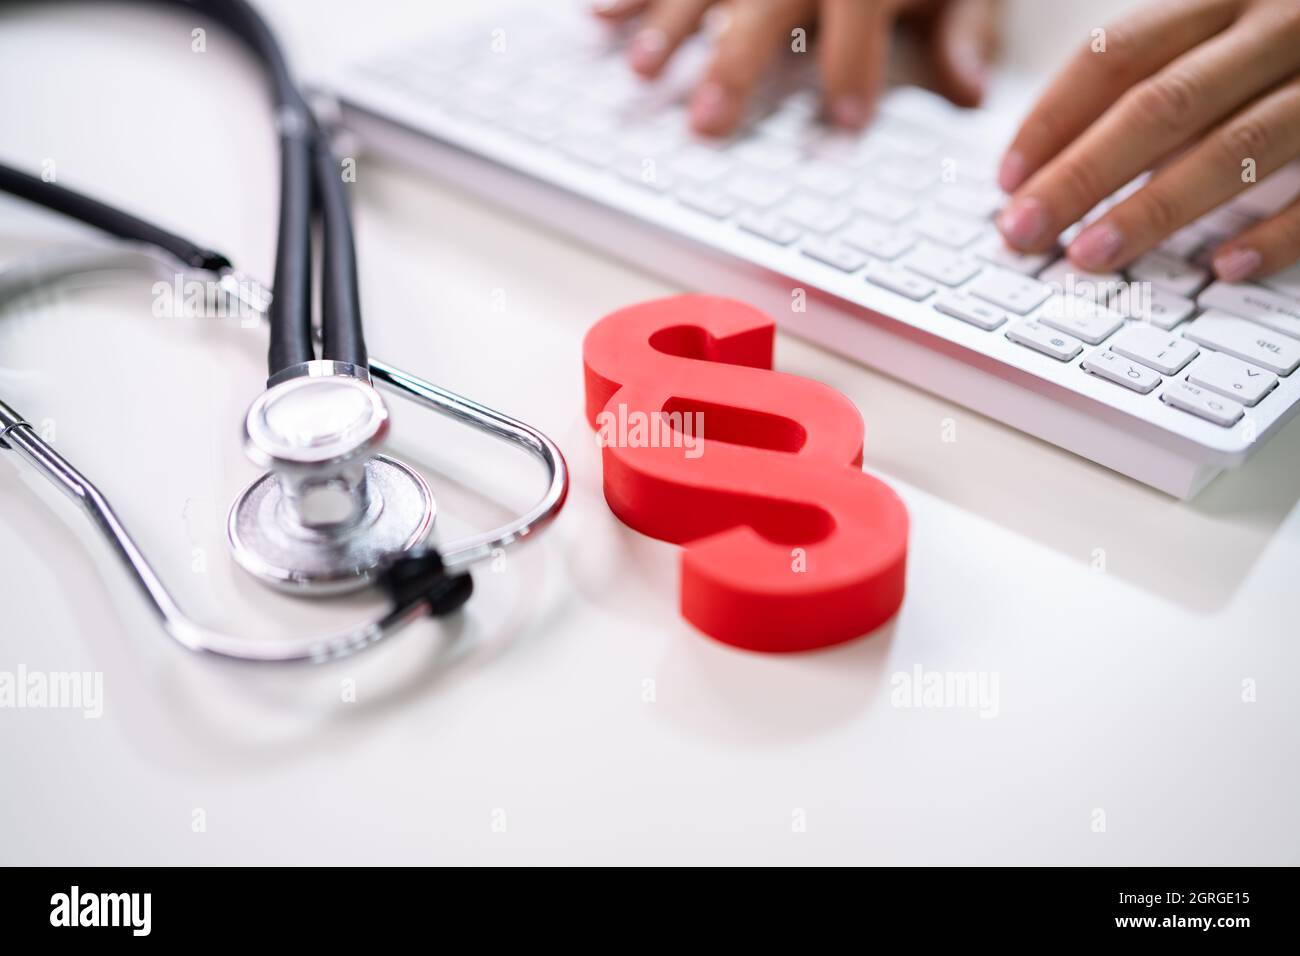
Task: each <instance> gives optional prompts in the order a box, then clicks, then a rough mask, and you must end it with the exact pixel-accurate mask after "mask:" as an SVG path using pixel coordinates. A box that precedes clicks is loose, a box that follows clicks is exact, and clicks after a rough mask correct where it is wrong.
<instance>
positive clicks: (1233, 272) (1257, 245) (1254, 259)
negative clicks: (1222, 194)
mask: <svg viewBox="0 0 1300 956" xmlns="http://www.w3.org/2000/svg"><path fill="white" fill-rule="evenodd" d="M1297 261H1300V200H1296V201H1295V202H1293V203H1292V204H1291V205H1290V206H1287V207H1286V208H1285V209H1283V210H1282V211H1281V212H1280V213H1278V214H1277V215H1276V216H1273V217H1272V218H1271V219H1265V220H1264V221H1263V222H1258V223H1256V224H1255V225H1253V226H1251V227H1250V228H1249V229H1247V230H1246V231H1245V232H1243V233H1241V235H1239V236H1235V237H1234V238H1232V239H1229V240H1228V241H1227V242H1225V243H1224V244H1223V245H1222V246H1220V247H1219V248H1218V249H1217V250H1216V251H1215V253H1214V259H1213V265H1214V274H1215V275H1216V276H1218V277H1219V278H1220V279H1222V280H1223V281H1224V282H1245V281H1246V280H1247V279H1256V278H1259V277H1260V276H1267V275H1272V274H1273V273H1274V272H1277V271H1279V270H1280V269H1285V268H1286V267H1287V266H1290V265H1294V264H1295V263H1296V262H1297Z"/></svg>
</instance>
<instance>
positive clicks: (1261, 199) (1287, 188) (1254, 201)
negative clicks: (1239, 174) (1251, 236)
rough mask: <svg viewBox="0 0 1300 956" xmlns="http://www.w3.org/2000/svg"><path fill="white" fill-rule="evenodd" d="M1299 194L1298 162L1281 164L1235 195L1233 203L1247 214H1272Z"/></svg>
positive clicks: (1299, 164) (1299, 165)
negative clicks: (1269, 173) (1268, 174)
mask: <svg viewBox="0 0 1300 956" xmlns="http://www.w3.org/2000/svg"><path fill="white" fill-rule="evenodd" d="M1298 196H1300V163H1296V162H1293V163H1290V164H1288V165H1286V166H1283V167H1282V168H1281V169H1279V170H1278V171H1277V172H1275V173H1274V174H1273V175H1271V176H1266V177H1265V178H1264V179H1262V180H1260V181H1259V182H1257V183H1256V184H1255V185H1253V186H1251V187H1250V188H1249V189H1247V190H1246V191H1245V192H1244V193H1242V194H1241V195H1240V196H1238V197H1237V200H1236V203H1235V205H1237V206H1238V207H1239V208H1240V210H1241V211H1242V212H1245V213H1246V214H1248V215H1255V216H1259V217H1261V218H1262V217H1265V216H1272V215H1275V214H1276V213H1279V212H1281V211H1282V210H1283V209H1284V208H1286V207H1287V206H1289V205H1291V202H1292V200H1294V199H1295V198H1297V197H1298Z"/></svg>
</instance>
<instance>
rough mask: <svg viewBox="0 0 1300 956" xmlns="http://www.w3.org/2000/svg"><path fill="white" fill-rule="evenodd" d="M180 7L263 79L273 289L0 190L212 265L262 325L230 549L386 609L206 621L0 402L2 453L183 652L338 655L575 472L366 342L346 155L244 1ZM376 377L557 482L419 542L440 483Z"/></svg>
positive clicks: (8, 185) (290, 579)
mask: <svg viewBox="0 0 1300 956" xmlns="http://www.w3.org/2000/svg"><path fill="white" fill-rule="evenodd" d="M178 2H181V3H184V4H185V5H187V6H190V7H193V8H194V9H195V10H197V11H198V12H200V13H203V14H206V15H207V16H209V17H211V18H212V19H213V20H215V21H217V22H219V23H221V24H223V25H224V26H226V27H227V28H229V29H230V30H231V31H232V32H234V33H235V34H237V35H238V36H240V37H241V38H242V39H243V40H244V41H245V42H246V43H247V44H248V46H249V47H251V48H252V50H253V52H254V53H255V54H257V56H258V57H259V58H260V59H261V61H262V63H263V65H264V67H265V69H266V71H267V73H268V74H269V76H270V79H271V82H272V88H273V92H274V100H275V107H276V126H277V129H278V132H279V135H280V162H281V181H280V225H279V235H278V242H277V247H276V263H275V281H274V290H275V295H274V297H272V296H271V295H270V294H269V293H266V292H264V291H262V290H261V289H260V288H259V287H258V286H257V285H256V284H255V283H252V282H250V281H249V280H248V278H247V277H246V276H244V275H243V274H241V273H240V272H238V271H237V270H236V269H235V268H234V266H233V265H232V264H231V262H230V260H229V259H227V258H226V257H225V256H223V255H221V254H220V253H217V252H214V251H213V250H211V249H205V248H203V247H201V246H198V245H196V244H194V243H192V242H190V241H189V240H187V239H184V238H182V237H181V236H178V235H176V234H174V233H171V232H168V231H167V230H165V229H161V228H159V227H158V226H155V225H153V224H151V223H148V222H145V221H144V220H142V219H139V218H137V217H135V216H133V215H131V214H129V213H126V212H123V211H121V210H119V209H115V208H113V207H111V206H108V205H105V204H104V203H101V202H99V201H97V200H95V199H92V198H90V197H88V196H85V195H82V194H80V193H77V192H73V191H72V190H69V189H66V188H64V187H62V186H59V185H56V184H54V183H51V182H45V181H44V180H42V179H40V178H37V177H35V176H30V175H28V174H26V173H23V172H20V171H18V170H15V169H12V168H10V167H7V166H4V165H0V189H3V190H4V191H6V192H9V193H13V194H14V195H16V196H19V197H21V198H23V199H27V200H30V201H32V202H35V203H38V204H40V205H42V206H46V207H48V208H50V209H53V210H56V211H58V212H61V213H64V214H66V215H68V216H71V217H73V218H75V219H79V220H81V221H82V222H85V223H88V224H90V225H92V226H96V227H98V228H99V229H101V230H103V231H105V232H107V233H110V234H111V235H113V236H116V237H118V238H119V239H124V240H128V241H130V242H133V243H137V244H141V245H140V247H139V248H140V251H142V252H144V253H145V255H147V256H148V257H150V258H151V259H153V260H155V261H157V260H162V261H164V262H165V263H167V265H168V266H169V268H171V269H172V270H176V269H178V268H179V269H180V270H190V271H191V272H198V273H202V274H206V275H208V276H211V277H213V279H214V280H215V282H216V283H217V285H218V286H219V288H220V289H221V290H222V292H223V294H225V295H228V296H229V297H230V298H231V299H232V300H233V301H235V302H237V303H238V304H240V305H241V306H242V307H243V308H244V309H246V310H251V312H252V313H253V314H256V315H258V316H259V317H261V318H263V319H265V320H266V322H267V323H268V325H269V326H270V349H269V378H268V380H267V387H266V391H264V392H263V393H262V394H261V395H259V396H257V398H256V399H254V401H253V403H252V405H251V407H250V408H249V410H248V414H247V416H246V417H245V421H244V449H245V452H246V453H247V454H248V455H249V457H250V458H251V459H252V460H253V461H254V462H256V463H258V464H260V465H262V466H263V467H266V468H268V471H267V472H266V473H265V474H263V475H262V476H261V477H260V478H258V479H257V480H255V481H254V482H253V483H252V484H250V485H249V486H248V487H247V488H245V489H244V490H243V492H241V493H240V494H239V495H238V497H237V498H236V499H235V502H234V504H233V505H232V506H231V509H230V513H229V518H228V520H227V538H228V541H229V545H230V549H231V553H232V555H233V557H234V559H235V561H236V562H237V563H238V564H239V565H240V566H241V567H242V568H244V569H245V570H246V571H248V572H249V573H251V574H253V575H254V576H256V577H257V578H258V579H259V580H261V581H263V582H265V583H267V584H269V585H271V586H273V587H276V588H279V589H281V590H286V591H290V592H292V593H297V594H306V595H313V594H338V593H342V592H346V591H352V590H356V589H360V588H363V587H367V586H374V587H378V588H380V589H381V590H383V591H384V592H385V593H386V594H387V596H388V598H389V600H390V607H389V609H388V611H387V612H386V613H384V614H383V615H382V616H381V617H379V618H377V619H375V620H371V621H368V622H365V623H362V624H359V625H356V626H353V627H349V628H347V629H344V630H341V631H338V632H336V633H332V634H323V635H321V634H317V635H311V636H306V637H296V638H279V639H274V640H263V639H259V638H249V637H244V636H240V635H234V634H226V633H222V632H219V631H216V630H213V629H211V628H208V627H205V626H203V625H202V624H200V623H198V622H196V621H195V620H193V619H192V618H190V617H189V616H188V615H187V614H186V613H185V612H184V611H183V610H182V609H181V608H180V606H179V605H178V604H177V602H176V600H175V599H174V598H173V597H172V595H171V593H170V592H169V591H168V590H167V588H166V587H165V586H164V584H163V583H162V580H161V579H160V578H159V576H158V574H157V573H156V572H155V571H154V569H153V567H152V566H151V565H150V564H149V562H148V560H147V559H146V558H145V556H144V554H143V553H142V552H141V550H140V548H139V547H138V546H137V545H136V543H135V541H134V540H133V539H132V537H131V535H130V533H129V532H128V531H127V529H126V527H125V526H124V525H123V523H122V521H121V519H119V518H118V516H117V514H116V513H115V512H114V510H113V507H112V505H111V504H110V503H109V501H108V499H107V498H106V497H105V496H104V495H103V493H102V492H100V491H99V489H97V488H96V487H95V485H94V484H93V483H92V482H91V481H90V480H89V479H88V478H87V477H86V476H85V475H84V474H83V473H82V472H80V471H78V470H77V469H76V468H75V467H74V466H73V465H72V464H71V463H70V462H69V461H68V460H67V459H66V458H64V457H63V456H62V455H61V454H59V453H58V452H57V451H55V450H54V448H53V447H51V445H50V444H49V443H48V442H46V441H45V440H43V439H42V437H41V436H40V434H39V433H38V431H37V429H35V428H33V427H32V425H31V423H30V422H28V421H27V420H26V419H25V418H24V417H23V416H22V415H20V414H19V413H18V412H17V411H15V410H14V409H13V408H12V407H10V406H9V405H7V404H5V403H4V402H3V401H0V449H6V450H12V451H16V452H17V453H18V455H19V457H20V458H22V459H23V460H24V461H26V462H27V463H28V464H30V465H32V466H34V467H35V468H36V469H37V470H38V471H39V472H40V473H42V474H43V475H44V476H45V477H46V478H48V479H49V480H50V481H52V482H53V483H54V484H55V485H56V486H57V487H59V488H60V489H61V490H63V491H64V492H66V493H67V494H68V495H70V496H71V497H72V498H73V499H74V500H75V501H77V502H78V503H79V504H80V505H81V506H82V507H83V508H84V509H85V511H86V513H87V514H88V515H89V517H90V519H91V520H92V522H93V523H94V525H95V527H96V528H97V529H98V530H99V532H100V533H101V534H102V535H103V536H104V537H105V538H106V539H107V541H108V542H109V544H110V545H111V546H112V549H113V552H114V553H115V554H116V556H117V557H118V558H120V559H121V561H122V563H123V564H124V565H125V568H126V570H127V572H128V573H129V575H130V576H131V578H132V580H133V581H134V582H135V584H136V586H137V587H138V589H139V590H140V591H141V592H142V594H143V595H144V597H145V599H146V600H147V601H148V602H149V604H150V605H151V606H152V608H153V610H154V611H155V612H156V614H157V616H158V618H159V619H160V621H161V623H162V625H163V628H164V629H165V630H166V632H167V633H168V634H170V635H171V636H172V637H173V638H175V639H176V640H177V641H178V642H180V643H181V644H182V645H184V646H185V647H187V648H189V649H190V650H193V651H201V652H207V653H212V654H218V655H222V656H225V657H232V658H238V659H240V660H250V661H301V660H311V661H320V660H327V659H331V658H337V657H342V656H344V655H347V654H351V653H354V652H356V651H358V650H361V649H363V648H366V647H369V646H370V645H372V644H375V643H377V642H378V641H380V640H382V639H384V638H385V637H387V636H389V635H391V634H392V633H394V632H395V631H397V630H399V629H400V628H401V627H403V626H404V625H406V624H408V623H411V622H412V621H415V620H418V619H420V618H422V617H424V616H426V615H430V614H432V615H442V614H447V613H450V612H452V611H455V610H456V609H458V608H459V607H461V605H463V604H464V603H465V601H466V600H468V598H469V596H470V594H471V592H472V590H473V583H472V580H471V578H470V576H469V574H468V568H469V567H470V566H471V565H473V564H475V563H477V562H479V561H483V560H485V559H490V558H492V557H494V556H496V555H498V554H500V553H501V551H502V549H505V548H507V547H510V546H512V545H514V544H516V543H518V542H521V541H523V540H525V539H527V538H529V537H531V536H533V535H535V534H536V533H537V532H538V531H539V530H541V529H542V528H543V527H545V526H546V525H547V524H548V523H549V522H550V521H551V520H552V519H553V518H554V517H555V516H556V515H557V514H558V513H559V511H560V509H561V507H563V505H564V500H565V497H566V495H567V493H568V471H567V468H566V466H565V462H564V456H563V455H562V454H561V453H560V450H559V448H558V447H557V446H556V445H555V443H554V442H552V441H551V440H550V439H549V438H547V437H546V436H545V435H544V434H542V433H541V432H540V431H538V430H537V429H535V428H533V427H531V426H529V425H527V424H525V423H523V422H521V421H518V420H517V419H514V418H511V417H510V416H508V415H505V414H503V413H501V412H498V411H495V410H493V409H491V408H488V407H486V406H484V405H480V404H479V403H477V402H474V401H471V400H470V399H468V398H465V397H463V396H460V395H457V394H455V393H453V392H450V391H447V390H446V389H443V388H439V387H438V386H436V385H433V384H431V383H429V382H426V381H424V380H423V379H420V378H418V377H416V376H414V375H412V374H410V373H409V372H405V371H402V370H401V369H398V368H396V367H394V366H392V365H389V364H388V363H386V362H382V361H380V360H379V359H375V358H373V357H370V356H368V355H367V353H366V346H365V341H364V337H363V335H362V328H361V314H360V302H359V296H358V290H357V268H356V253H355V249H354V246H353V238H352V224H351V220H350V215H349V212H348V206H347V200H346V196H345V195H344V186H343V178H342V175H341V172H340V170H341V167H340V165H339V163H338V161H337V159H336V158H335V156H334V153H333V151H332V150H331V148H330V145H329V142H328V140H327V136H326V133H325V131H324V130H323V129H322V128H321V126H320V125H319V124H318V122H317V120H316V118H315V117H314V116H313V114H312V112H311V110H310V108H309V107H308V106H307V103H306V100H305V99H304V98H303V96H302V94H301V93H300V92H299V90H298V88H297V87H296V86H295V84H294V82H293V80H292V79H291V77H290V75H289V71H288V68H287V66H286V63H285V60H284V57H283V55H282V54H281V51H280V48H279V45H278V44H277V42H276V40H275V37H274V36H273V35H272V33H271V31H270V29H269V28H268V27H267V25H266V23H265V22H264V21H263V20H262V19H261V17H260V16H259V15H258V14H257V12H256V11H255V10H254V9H253V8H252V7H251V6H250V5H249V4H248V3H246V2H244V0H178ZM313 218H316V219H319V222H320V225H321V235H322V246H323V248H322V250H321V283H320V285H321V289H320V303H321V306H320V327H319V332H318V333H315V332H314V331H313V326H312V316H311V291H312V289H311V253H312V237H311V229H312V222H313ZM93 258H94V257H92V260H93ZM98 261H102V257H101V259H100V260H98ZM88 265H89V266H93V265H95V261H91V262H87V261H85V260H84V259H79V258H77V257H73V258H72V259H71V260H67V259H65V260H63V261H54V262H51V263H47V264H46V266H47V267H46V268H45V269H44V270H41V269H38V270H36V271H35V272H27V273H23V279H24V281H31V280H33V279H39V280H44V279H48V278H49V277H51V276H52V275H56V274H59V273H66V272H68V271H70V270H74V269H80V268H84V267H86V266H88ZM19 271H20V272H21V270H19ZM318 341H319V345H320V352H319V357H318V356H317V351H316V345H317V342H318ZM376 382H377V383H379V384H380V385H383V386H385V387H387V388H388V389H390V390H391V391H393V392H394V393H396V394H398V395H401V396H403V397H404V398H407V399H410V400H412V401H414V402H415V403H417V404H419V405H422V406H423V407H425V408H428V409H431V410H433V411H435V412H438V413H439V414H441V415H445V416H447V417H450V418H452V419H455V420H457V421H459V422H461V423H464V424H466V425H469V426H471V427H473V428H475V429H479V430H481V431H483V432H486V433H488V434H490V435H493V436H494V437H496V438H499V439H501V440H503V441H506V442H510V443H512V444H514V445H517V446H518V447H520V448H522V449H524V450H526V451H527V452H529V453H531V454H532V455H533V456H534V457H536V458H537V459H538V460H539V461H540V462H541V463H542V465H543V466H544V467H545V469H546V471H547V474H548V477H549V482H548V486H547V489H546V492H545V494H544V495H543V496H542V498H541V500H540V501H538V502H537V503H536V504H535V505H534V506H533V507H532V508H531V509H530V510H529V511H527V512H526V513H524V514H521V515H519V516H518V517H517V518H515V520H513V521H511V522H510V523H509V524H506V525H504V526H502V527H500V528H497V529H495V530H492V531H488V532H485V533H483V534H478V535H475V536H473V537H469V538H466V539H464V540H460V541H455V542H452V543H449V544H446V545H443V546H442V547H441V548H434V547H432V546H429V545H427V544H426V543H425V541H426V538H427V537H428V535H429V533H430V531H431V530H432V527H433V522H434V514H435V505H434V498H433V494H432V492H431V491H430V490H429V486H428V484H427V483H426V481H425V479H424V478H423V477H422V476H421V475H420V473H419V472H418V471H416V470H415V469H413V468H411V467H410V466H409V465H406V464H404V463H403V462H401V461H398V460H397V459H396V458H393V457H391V456H388V455H384V454H380V453H378V448H379V446H380V445H381V443H382V442H383V440H384V438H385V437H386V436H387V434H388V431H389V415H388V409H387V407H386V406H385V404H384V401H383V398H382V397H381V396H380V394H379V392H378V391H377V390H376V388H375V384H374V383H376Z"/></svg>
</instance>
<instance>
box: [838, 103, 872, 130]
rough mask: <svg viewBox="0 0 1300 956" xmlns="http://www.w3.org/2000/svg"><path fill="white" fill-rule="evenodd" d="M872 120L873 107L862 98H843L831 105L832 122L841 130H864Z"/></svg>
mask: <svg viewBox="0 0 1300 956" xmlns="http://www.w3.org/2000/svg"><path fill="white" fill-rule="evenodd" d="M870 118H871V107H870V106H869V105H867V101H866V100H864V99H863V98H862V97H860V96H841V97H838V98H837V99H836V100H835V102H834V103H832V104H831V122H832V123H834V124H835V125H836V126H838V127H840V128H841V129H862V127H864V126H866V125H867V120H869V119H870Z"/></svg>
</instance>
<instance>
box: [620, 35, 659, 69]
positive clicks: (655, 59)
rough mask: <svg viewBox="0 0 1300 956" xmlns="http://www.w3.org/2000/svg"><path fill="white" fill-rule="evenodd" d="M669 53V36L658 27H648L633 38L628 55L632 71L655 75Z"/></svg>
mask: <svg viewBox="0 0 1300 956" xmlns="http://www.w3.org/2000/svg"><path fill="white" fill-rule="evenodd" d="M667 52H668V34H666V33H664V31H663V30H660V29H657V28H656V27H647V28H646V29H644V30H641V31H639V32H638V33H637V34H636V36H634V37H632V42H631V43H630V44H628V51H627V54H628V58H629V59H630V60H631V62H632V69H634V70H636V71H637V72H638V73H653V72H654V71H655V70H657V69H659V67H661V66H663V62H664V56H665V55H666V54H667Z"/></svg>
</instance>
